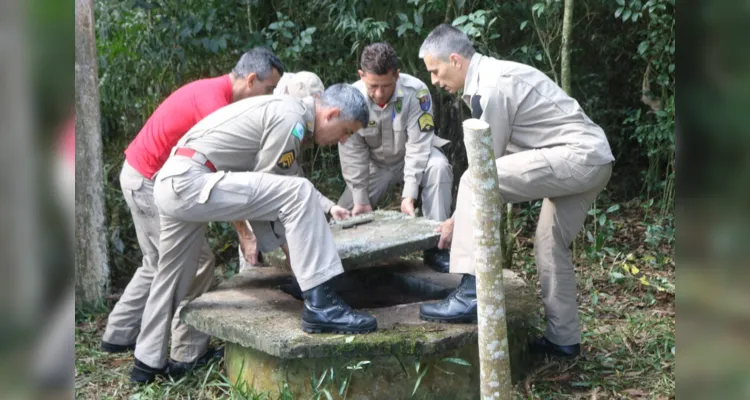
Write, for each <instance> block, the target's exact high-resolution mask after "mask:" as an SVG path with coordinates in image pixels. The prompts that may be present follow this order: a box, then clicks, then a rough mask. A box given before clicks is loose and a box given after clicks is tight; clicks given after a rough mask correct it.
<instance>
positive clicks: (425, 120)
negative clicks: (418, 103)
mask: <svg viewBox="0 0 750 400" xmlns="http://www.w3.org/2000/svg"><path fill="white" fill-rule="evenodd" d="M418 122H419V130H420V131H422V132H429V131H431V130H433V129H435V122H434V121H433V120H432V114H427V113H422V115H421V116H420V117H419V120H418Z"/></svg>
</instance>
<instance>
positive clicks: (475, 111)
mask: <svg viewBox="0 0 750 400" xmlns="http://www.w3.org/2000/svg"><path fill="white" fill-rule="evenodd" d="M481 100H482V96H480V95H478V94H475V95H474V96H471V117H472V118H482V114H483V113H484V110H482V103H481Z"/></svg>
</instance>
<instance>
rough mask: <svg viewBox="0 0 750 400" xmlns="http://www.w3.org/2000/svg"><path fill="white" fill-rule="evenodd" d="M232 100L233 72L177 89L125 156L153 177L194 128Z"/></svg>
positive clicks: (147, 122)
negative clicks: (181, 140) (180, 141)
mask: <svg viewBox="0 0 750 400" xmlns="http://www.w3.org/2000/svg"><path fill="white" fill-rule="evenodd" d="M231 102H232V81H231V80H230V79H229V75H223V76H220V77H217V78H209V79H201V80H198V81H195V82H191V83H188V84H187V85H185V86H183V87H181V88H179V89H177V90H176V91H175V92H174V93H172V94H171V95H169V97H167V99H166V100H164V101H163V102H162V103H161V104H160V105H159V107H157V109H156V111H154V113H153V114H151V118H149V119H148V121H146V125H144V126H143V128H142V129H141V131H140V132H138V135H137V136H136V137H135V139H133V141H132V142H130V145H129V146H128V148H127V150H125V159H126V160H127V161H128V164H130V165H131V166H132V167H133V168H135V170H136V171H138V172H140V173H141V175H143V176H144V177H145V178H148V179H151V178H153V176H154V175H155V174H156V173H157V172H159V170H160V169H161V167H162V166H163V165H164V163H165V162H166V161H167V158H169V153H170V152H171V151H172V148H173V147H174V146H175V145H176V144H177V142H178V141H179V140H180V139H181V138H182V136H183V135H185V134H186V133H187V132H188V131H189V130H190V128H192V127H193V126H194V125H195V124H197V123H198V121H200V120H201V119H203V118H204V117H205V116H207V115H208V114H211V113H212V112H214V111H216V110H218V109H219V108H221V107H224V106H226V105H227V104H229V103H231Z"/></svg>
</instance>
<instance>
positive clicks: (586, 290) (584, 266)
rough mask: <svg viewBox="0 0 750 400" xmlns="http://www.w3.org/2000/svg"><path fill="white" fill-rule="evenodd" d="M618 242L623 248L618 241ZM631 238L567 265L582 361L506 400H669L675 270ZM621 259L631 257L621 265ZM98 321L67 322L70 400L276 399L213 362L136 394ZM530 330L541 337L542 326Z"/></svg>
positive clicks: (523, 267) (560, 364)
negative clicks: (72, 367)
mask: <svg viewBox="0 0 750 400" xmlns="http://www.w3.org/2000/svg"><path fill="white" fill-rule="evenodd" d="M627 217H628V219H630V218H633V217H634V216H633V215H627ZM635 220H639V219H635ZM616 222H623V221H616ZM631 225H632V224H631ZM623 236H627V237H632V239H627V240H626V239H622V238H623ZM639 237H640V235H638V234H632V235H631V234H628V235H620V236H618V241H617V242H618V243H617V245H616V248H617V252H616V253H615V254H614V255H611V256H610V255H607V256H602V257H599V258H598V259H586V258H579V259H578V260H577V262H576V265H577V271H578V282H579V288H578V289H579V310H580V316H581V323H582V327H583V353H584V355H583V356H582V357H579V358H578V359H576V360H572V361H566V360H559V359H546V358H540V359H537V360H535V362H534V364H533V365H532V367H531V369H530V370H529V371H528V373H527V375H526V377H525V379H524V380H522V381H521V382H519V383H518V384H517V385H516V387H515V392H516V398H518V399H584V398H585V399H640V398H642V399H672V398H674V397H675V373H674V370H675V356H674V346H675V333H674V332H675V314H674V310H675V308H674V297H675V296H674V282H675V279H674V276H675V273H674V271H675V266H674V259H673V257H672V249H671V248H670V247H664V246H662V247H660V248H655V249H648V248H644V247H643V246H642V243H641V242H640V241H639V239H638V238H639ZM524 243H525V242H524V240H521V245H520V246H519V247H520V249H519V252H518V253H517V254H516V256H515V257H514V265H513V266H512V269H514V270H516V271H518V272H519V273H521V275H522V276H523V277H524V278H526V279H527V280H528V281H529V282H537V279H536V268H535V267H534V263H533V258H532V254H531V249H530V247H529V246H528V245H524ZM581 253H582V254H585V253H586V252H581ZM626 254H633V256H632V257H631V258H630V259H628V258H627V257H626V256H625V255H626ZM582 257H585V256H582ZM654 260H658V262H654ZM632 266H637V268H638V269H639V271H638V272H637V273H636V274H635V275H633V274H632V273H630V272H629V271H632V269H631V268H630V267H632ZM625 268H627V270H626V269H625ZM644 281H645V282H646V283H648V285H647V284H645V283H644ZM537 285H538V283H537ZM657 285H658V286H659V287H661V288H662V289H663V290H659V289H658V288H657ZM106 316H107V309H106V307H102V306H99V307H97V308H95V309H90V310H87V311H79V312H78V314H77V317H76V322H77V323H76V378H75V379H76V387H75V391H76V398H81V399H163V398H169V399H253V400H257V399H274V400H275V399H277V398H278V397H276V396H269V395H268V394H267V393H258V392H255V391H254V390H253V389H252V388H246V387H236V386H233V385H231V384H230V382H229V381H228V379H227V377H226V375H225V373H226V371H225V369H224V365H223V363H222V362H213V363H211V364H209V365H207V366H205V367H202V368H200V369H198V370H197V371H195V373H193V374H192V375H189V376H187V377H185V378H183V379H181V380H179V381H177V382H172V381H159V382H156V383H153V384H150V385H147V386H143V387H138V386H133V385H131V384H130V383H129V382H128V372H129V370H130V367H131V366H132V362H133V359H132V353H128V354H124V355H109V354H106V353H102V352H100V351H99V349H98V344H99V340H100V338H101V334H102V332H103V329H104V325H105V324H106ZM539 329H540V330H542V329H543V326H540V327H539ZM281 398H282V399H290V398H291V396H289V395H288V394H286V395H282V396H281Z"/></svg>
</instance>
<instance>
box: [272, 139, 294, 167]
mask: <svg viewBox="0 0 750 400" xmlns="http://www.w3.org/2000/svg"><path fill="white" fill-rule="evenodd" d="M295 136H296V135H295ZM294 160H295V156H294V150H289V151H287V152H284V153H283V154H281V157H279V161H277V162H276V166H277V167H279V168H281V169H289V168H291V166H292V164H294Z"/></svg>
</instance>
